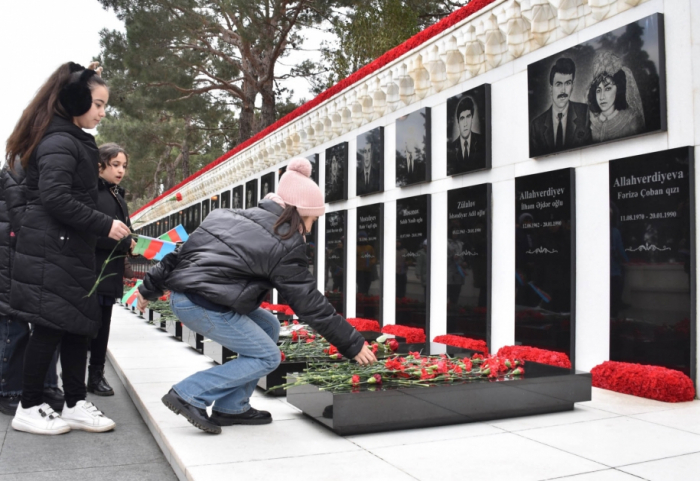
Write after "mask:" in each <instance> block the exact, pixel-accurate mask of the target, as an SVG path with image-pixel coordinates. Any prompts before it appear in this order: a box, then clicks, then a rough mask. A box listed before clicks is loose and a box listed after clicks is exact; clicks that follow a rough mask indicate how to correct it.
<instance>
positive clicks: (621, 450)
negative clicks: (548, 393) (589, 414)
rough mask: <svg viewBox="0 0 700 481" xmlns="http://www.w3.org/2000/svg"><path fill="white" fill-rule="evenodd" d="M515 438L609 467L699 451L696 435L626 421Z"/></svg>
mask: <svg viewBox="0 0 700 481" xmlns="http://www.w3.org/2000/svg"><path fill="white" fill-rule="evenodd" d="M518 435H520V436H523V437H526V438H529V439H533V440H535V441H538V442H541V443H543V444H546V445H548V446H553V447H556V448H558V449H561V450H564V451H567V452H569V453H575V454H577V455H579V456H582V457H584V458H586V459H590V460H593V461H596V462H599V463H603V464H605V465H607V466H610V467H616V466H623V465H626V464H632V463H641V462H644V461H651V460H654V459H661V458H666V457H669V456H678V455H681V454H687V453H693V452H697V451H700V435H696V434H691V433H686V432H683V431H679V430H677V429H672V428H667V427H665V426H660V425H658V424H652V423H648V422H645V421H640V420H638V419H632V418H628V417H616V418H609V419H601V420H598V421H590V422H586V423H576V424H568V425H565V426H555V427H550V428H541V429H530V430H527V431H521V432H519V433H518Z"/></svg>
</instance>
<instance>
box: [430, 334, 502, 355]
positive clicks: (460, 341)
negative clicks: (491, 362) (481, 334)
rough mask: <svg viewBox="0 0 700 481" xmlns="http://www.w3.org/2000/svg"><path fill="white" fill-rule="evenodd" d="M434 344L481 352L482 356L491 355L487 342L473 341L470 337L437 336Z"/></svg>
mask: <svg viewBox="0 0 700 481" xmlns="http://www.w3.org/2000/svg"><path fill="white" fill-rule="evenodd" d="M433 342H439V343H440V344H445V345H447V346H454V347H461V348H464V349H471V350H472V351H479V352H481V353H482V354H488V353H489V348H488V346H487V345H486V341H481V340H478V339H471V338H469V337H464V336H456V335H454V334H444V335H442V336H435V338H434V339H433Z"/></svg>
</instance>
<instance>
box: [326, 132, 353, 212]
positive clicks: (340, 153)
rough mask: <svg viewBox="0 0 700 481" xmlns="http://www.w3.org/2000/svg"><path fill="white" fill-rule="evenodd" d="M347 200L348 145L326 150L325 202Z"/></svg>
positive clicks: (339, 145)
mask: <svg viewBox="0 0 700 481" xmlns="http://www.w3.org/2000/svg"><path fill="white" fill-rule="evenodd" d="M347 198H348V143H347V142H342V143H340V144H338V145H334V146H333V147H330V148H328V149H326V202H337V201H339V200H347Z"/></svg>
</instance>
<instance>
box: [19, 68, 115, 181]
mask: <svg viewBox="0 0 700 481" xmlns="http://www.w3.org/2000/svg"><path fill="white" fill-rule="evenodd" d="M70 64H71V62H66V63H64V64H63V65H61V66H60V67H58V68H57V69H56V71H55V72H54V73H52V74H51V76H50V77H49V78H48V79H47V80H46V82H44V85H42V86H41V88H40V89H39V91H38V92H37V94H36V95H35V96H34V98H33V99H32V101H31V102H30V103H29V105H28V106H27V108H26V109H24V112H22V116H21V117H20V118H19V120H18V121H17V125H15V128H14V130H13V131H12V134H10V136H9V137H8V139H7V144H6V148H5V152H6V153H5V160H6V161H7V163H8V165H10V166H13V165H14V159H15V158H16V157H19V158H20V160H21V162H22V167H24V168H25V169H26V168H27V164H28V163H29V157H30V156H31V155H32V152H34V149H36V147H37V145H39V142H41V139H42V138H43V137H44V133H46V129H47V128H48V127H49V124H50V123H51V119H52V118H53V116H54V115H56V114H58V115H60V116H61V117H64V118H66V119H71V116H70V115H68V113H67V112H66V110H65V109H64V108H63V106H62V105H61V102H59V100H58V97H59V94H60V93H61V89H62V88H63V87H64V86H65V85H66V84H68V82H70V81H71V80H72V76H73V75H78V76H79V75H80V73H79V72H75V73H71V70H70ZM88 85H89V87H90V89H92V88H93V87H94V86H95V85H103V86H106V84H105V81H104V80H102V78H101V77H100V76H99V75H93V76H92V77H91V78H90V80H89V81H88Z"/></svg>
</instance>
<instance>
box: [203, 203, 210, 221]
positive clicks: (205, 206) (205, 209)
mask: <svg viewBox="0 0 700 481" xmlns="http://www.w3.org/2000/svg"><path fill="white" fill-rule="evenodd" d="M210 205H211V204H210V200H209V199H206V200H203V201H202V221H204V219H206V218H207V216H208V215H209V211H210Z"/></svg>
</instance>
